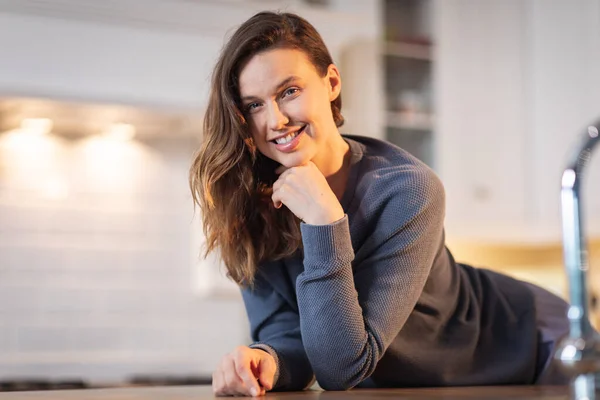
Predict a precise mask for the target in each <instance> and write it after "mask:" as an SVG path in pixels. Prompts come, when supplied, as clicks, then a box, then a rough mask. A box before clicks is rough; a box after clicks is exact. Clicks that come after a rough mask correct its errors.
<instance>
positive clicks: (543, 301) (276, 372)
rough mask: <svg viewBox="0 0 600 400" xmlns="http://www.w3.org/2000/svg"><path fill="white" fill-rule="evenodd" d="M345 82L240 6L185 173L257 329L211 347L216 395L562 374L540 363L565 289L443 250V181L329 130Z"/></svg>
mask: <svg viewBox="0 0 600 400" xmlns="http://www.w3.org/2000/svg"><path fill="white" fill-rule="evenodd" d="M341 88H342V79H341V77H340V73H339V71H338V69H337V67H336V66H335V65H334V64H333V62H332V59H331V56H330V55H329V52H328V51H327V48H326V47H325V44H324V43H323V40H322V39H321V37H320V36H319V34H318V33H317V31H316V30H315V29H314V27H313V26H312V25H311V24H309V23H308V22H307V21H306V20H304V19H303V18H301V17H299V16H297V15H294V14H289V13H271V12H263V13H259V14H257V15H255V16H253V17H252V18H250V19H249V20H248V21H246V22H245V23H244V24H242V25H241V27H240V28H239V29H238V30H237V31H236V32H235V33H234V34H233V36H232V37H231V39H230V41H229V42H228V43H227V45H226V46H225V47H224V49H223V52H222V54H221V56H220V58H219V61H218V63H217V65H216V67H215V70H214V75H213V80H212V89H211V94H210V99H209V104H208V109H207V113H206V117H205V121H204V141H203V144H202V147H201V149H200V151H199V152H198V155H197V157H196V159H195V161H194V164H193V165H192V168H191V171H190V186H191V190H192V193H193V196H194V200H195V201H196V203H197V204H198V205H199V206H200V207H201V209H202V216H203V226H204V232H205V234H206V236H207V250H208V251H212V250H219V251H220V253H221V256H222V258H223V261H224V263H225V265H226V267H227V271H228V274H229V276H230V277H231V278H232V279H233V280H234V281H235V282H236V283H238V285H239V286H240V287H241V290H242V296H243V299H244V303H245V306H246V311H247V314H248V318H249V320H250V327H251V335H252V339H253V340H254V343H252V344H251V345H250V346H241V347H239V348H236V349H234V350H233V351H232V352H231V353H230V354H228V355H226V356H225V357H224V358H223V359H222V361H221V363H220V365H219V366H218V367H217V369H216V370H215V372H214V374H213V390H214V391H215V393H216V394H218V395H259V394H264V393H265V391H267V390H301V389H303V388H306V387H308V386H310V385H311V383H312V382H313V381H314V379H315V378H316V379H317V381H318V382H319V384H320V386H321V387H322V388H324V389H327V390H345V389H350V388H353V387H362V388H373V387H407V386H409V387H416V386H473V385H499V384H511V385H514V384H531V383H565V382H566V378H565V376H563V375H561V374H560V373H559V372H558V371H555V370H554V369H553V366H552V365H551V362H550V361H551V355H552V351H553V349H554V345H555V343H556V341H557V340H558V339H559V338H560V336H561V335H563V334H565V333H566V332H567V331H568V320H567V318H566V309H567V304H566V303H565V302H564V301H562V300H561V299H560V298H558V297H556V296H554V295H552V294H551V293H549V292H547V291H545V290H543V289H541V288H539V287H536V286H533V285H530V284H526V283H524V282H521V281H518V280H515V279H512V278H509V277H508V276H505V275H501V274H498V273H495V272H492V271H489V270H485V269H476V268H473V267H471V266H469V265H465V264H459V263H456V262H455V261H454V258H453V257H452V255H451V254H450V252H449V251H448V249H447V248H446V246H445V241H444V227H443V222H444V212H445V210H444V207H445V204H444V202H445V198H444V188H443V186H442V184H441V182H440V180H439V179H438V177H437V176H436V175H435V174H434V173H433V171H432V170H431V169H429V168H428V167H427V166H426V165H425V164H423V163H422V162H420V161H419V160H418V159H416V158H415V157H413V156H412V155H411V154H409V153H407V152H406V151H404V150H403V149H400V148H398V147H396V146H394V145H391V144H389V143H386V142H383V141H380V140H376V139H371V138H367V137H361V136H350V135H346V134H344V135H342V134H340V132H339V130H338V128H339V127H340V126H341V125H342V123H343V118H342V116H341ZM440 361H441V362H440Z"/></svg>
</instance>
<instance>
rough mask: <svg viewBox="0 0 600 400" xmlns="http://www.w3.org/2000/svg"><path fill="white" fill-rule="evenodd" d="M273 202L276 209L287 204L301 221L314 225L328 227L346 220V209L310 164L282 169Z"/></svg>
mask: <svg viewBox="0 0 600 400" xmlns="http://www.w3.org/2000/svg"><path fill="white" fill-rule="evenodd" d="M281 171H283V173H281V175H280V176H279V179H277V181H275V183H274V184H273V195H272V197H271V199H272V200H273V204H275V207H277V208H279V207H281V204H285V206H286V207H287V208H289V209H290V211H291V212H293V213H294V214H295V215H296V216H297V217H298V218H300V219H301V220H302V221H304V222H305V223H307V224H311V225H327V224H331V223H332V222H335V221H338V220H340V219H342V218H343V217H344V209H343V208H342V205H341V204H340V202H339V200H338V199H337V197H336V195H335V193H333V191H332V190H331V187H329V184H328V183H327V179H325V177H324V176H323V174H322V173H321V171H319V169H318V168H317V166H316V165H315V164H314V163H312V162H308V163H307V164H304V165H300V166H298V167H293V168H289V169H284V167H280V168H279V169H278V170H277V172H278V173H279V172H281Z"/></svg>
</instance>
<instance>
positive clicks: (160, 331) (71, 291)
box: [0, 134, 248, 381]
mask: <svg viewBox="0 0 600 400" xmlns="http://www.w3.org/2000/svg"><path fill="white" fill-rule="evenodd" d="M54 139H56V138H54ZM54 139H53V137H52V136H50V137H48V138H47V140H48V143H49V145H48V146H45V147H44V148H45V149H46V151H47V152H48V151H55V153H45V157H44V158H43V160H42V161H43V162H39V163H37V161H36V160H35V159H31V158H23V157H22V154H20V153H19V151H18V149H17V150H15V148H14V147H7V146H3V141H2V140H3V136H2V135H1V134H0V166H2V168H0V354H2V357H0V379H10V378H16V377H46V378H65V377H72V378H83V379H87V380H91V381H106V380H113V381H119V380H123V379H126V378H127V377H129V376H131V375H133V374H151V373H168V374H170V375H177V374H181V375H186V374H205V375H210V373H211V372H212V370H213V368H214V367H215V366H216V364H217V362H218V361H219V360H220V358H221V357H222V356H223V355H224V354H225V353H226V352H228V351H229V350H231V349H232V348H233V347H234V346H236V345H239V344H243V343H245V342H246V341H247V334H248V327H247V322H246V316H245V312H244V309H243V305H242V304H241V300H240V299H239V298H238V297H232V298H227V299H224V300H220V301H219V300H215V299H212V300H210V299H204V298H200V297H199V296H198V294H197V290H196V289H195V285H196V282H194V279H195V277H196V276H197V275H198V274H197V271H194V267H193V265H194V264H195V261H194V260H193V258H192V257H193V254H194V252H193V251H191V250H190V242H191V239H190V224H191V223H192V213H193V210H192V202H191V196H190V195H189V193H188V192H189V189H188V187H187V173H188V171H187V168H188V166H189V163H190V161H191V157H192V153H193V151H194V150H195V148H196V143H195V141H194V140H191V139H189V140H184V139H177V140H175V139H172V140H164V139H161V140H152V141H151V140H149V139H146V140H143V141H144V143H138V142H134V143H130V144H127V143H121V144H115V143H110V144H106V146H104V147H101V148H100V147H98V148H95V149H96V150H97V152H96V153H94V151H92V150H93V149H94V148H90V146H89V145H88V144H86V143H82V142H73V141H66V140H63V139H56V140H54ZM52 149H54V150H52ZM91 149H92V150H91ZM102 151H104V152H106V153H105V154H104V153H102ZM53 154H54V155H53ZM102 154H104V155H102ZM26 155H30V154H29V153H26ZM102 157H104V158H102ZM53 163H54V164H53ZM44 170H46V171H52V174H50V175H49V174H48V173H44V172H43V171H44ZM40 171H41V172H40ZM61 174H62V175H61ZM56 182H59V183H60V184H61V185H62V186H60V185H58V186H60V187H58V186H57V184H56ZM52 185H54V186H52ZM58 189H61V190H58ZM63 189H64V190H63ZM195 253H196V254H197V252H195Z"/></svg>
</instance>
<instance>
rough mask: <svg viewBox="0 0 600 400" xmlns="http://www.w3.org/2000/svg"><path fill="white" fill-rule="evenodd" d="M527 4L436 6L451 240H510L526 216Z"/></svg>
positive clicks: (475, 0)
mask: <svg viewBox="0 0 600 400" xmlns="http://www.w3.org/2000/svg"><path fill="white" fill-rule="evenodd" d="M525 6H526V3H525V2H523V1H522V0H486V1H480V0H438V1H437V3H436V7H437V12H436V13H435V15H436V23H435V27H436V29H437V30H438V31H437V32H436V35H435V36H436V37H437V38H438V41H437V43H436V49H437V50H436V55H435V59H436V61H437V62H436V63H435V65H436V79H437V85H436V88H437V101H438V104H437V107H436V109H437V110H438V117H437V121H438V123H437V125H438V126H437V129H438V132H439V139H438V141H437V143H438V147H437V154H438V162H439V165H440V167H441V168H440V174H441V176H442V179H443V181H444V184H445V187H446V192H447V230H448V235H449V237H453V236H455V237H456V236H458V237H461V238H463V237H464V238H472V239H477V240H490V239H492V240H495V239H499V238H500V239H502V238H504V237H507V238H509V239H510V238H511V237H514V236H516V234H517V233H518V231H519V229H520V228H517V226H519V225H522V224H523V222H524V221H525V220H526V218H527V211H528V210H527V207H526V200H527V197H528V193H527V188H528V186H527V184H528V183H529V179H530V174H531V167H530V157H529V153H528V150H527V140H528V137H527V129H526V128H527V124H526V118H525V115H526V114H525V107H526V101H527V99H526V82H525V71H526V51H527V48H526V42H525V36H526V35H525V34H526V32H525V15H526V14H525V12H524V11H525Z"/></svg>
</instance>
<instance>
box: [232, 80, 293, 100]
mask: <svg viewBox="0 0 600 400" xmlns="http://www.w3.org/2000/svg"><path fill="white" fill-rule="evenodd" d="M299 79H300V78H299V77H297V76H295V75H292V76H288V77H287V78H285V79H284V80H282V81H281V82H280V83H279V84H278V85H277V86H276V87H275V90H274V92H277V91H279V90H281V88H282V87H283V86H285V85H287V84H288V83H290V82H293V81H295V80H299ZM254 99H256V96H244V97H242V99H241V100H242V101H243V102H244V101H249V100H254Z"/></svg>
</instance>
